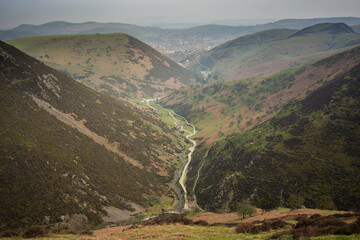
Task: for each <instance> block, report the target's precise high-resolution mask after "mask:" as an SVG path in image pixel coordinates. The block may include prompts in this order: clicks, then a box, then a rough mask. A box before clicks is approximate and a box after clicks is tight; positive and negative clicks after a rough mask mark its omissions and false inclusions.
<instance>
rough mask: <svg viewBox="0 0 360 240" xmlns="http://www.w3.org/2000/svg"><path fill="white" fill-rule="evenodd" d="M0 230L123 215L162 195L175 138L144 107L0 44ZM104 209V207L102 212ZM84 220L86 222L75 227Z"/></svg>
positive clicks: (176, 147)
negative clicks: (114, 212) (75, 217)
mask: <svg viewBox="0 0 360 240" xmlns="http://www.w3.org/2000/svg"><path fill="white" fill-rule="evenodd" d="M0 80H1V81H0V85H1V87H0V96H1V101H0V105H1V106H0V112H1V114H0V116H1V117H0V122H1V124H0V126H1V128H0V139H1V144H0V152H1V153H0V156H1V157H0V169H1V170H0V179H1V181H0V192H1V197H0V201H1V208H0V225H1V226H2V227H5V228H17V227H24V226H28V225H34V224H53V223H56V222H60V221H62V220H64V219H65V220H66V219H68V218H67V216H69V217H70V218H71V216H73V214H82V215H83V216H85V219H87V221H88V222H89V223H91V224H99V223H101V217H102V215H103V214H106V211H105V208H104V207H105V206H106V207H110V206H112V207H116V208H119V209H128V210H133V207H132V205H130V204H133V203H137V204H140V205H142V206H148V204H149V201H150V199H151V200H152V199H153V197H155V196H160V195H162V194H164V193H165V192H167V191H168V190H169V188H168V186H167V183H168V182H170V181H171V179H172V178H173V174H174V170H175V169H174V168H175V166H174V164H175V163H174V160H175V159H176V156H175V155H176V154H175V152H180V145H178V144H177V142H176V139H177V136H175V135H173V134H171V132H172V131H171V130H170V129H169V128H168V127H167V125H165V124H164V123H163V122H161V121H160V120H159V119H157V118H155V117H154V116H153V115H152V114H151V113H150V112H149V111H147V110H145V109H140V108H138V107H135V106H132V105H130V104H128V103H127V102H125V101H120V100H114V99H113V98H111V97H109V96H106V95H104V94H100V93H97V92H96V91H93V90H91V89H89V88H87V87H85V86H83V85H82V84H80V83H77V82H76V81H75V80H73V79H72V78H70V77H68V76H66V75H64V74H62V73H60V72H58V71H56V70H53V69H51V68H50V67H48V66H45V65H44V64H43V63H42V62H40V61H37V60H35V59H34V58H32V57H30V56H28V55H26V54H24V53H22V52H21V51H19V50H18V49H16V48H14V47H12V46H10V45H8V44H6V43H3V42H0ZM107 209H108V208H107ZM85 222H86V221H85Z"/></svg>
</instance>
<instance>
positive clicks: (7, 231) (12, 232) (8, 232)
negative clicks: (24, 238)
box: [0, 230, 19, 238]
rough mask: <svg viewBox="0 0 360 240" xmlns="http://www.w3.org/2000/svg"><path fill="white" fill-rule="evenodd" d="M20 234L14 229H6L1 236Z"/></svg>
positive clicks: (7, 236) (8, 236)
mask: <svg viewBox="0 0 360 240" xmlns="http://www.w3.org/2000/svg"><path fill="white" fill-rule="evenodd" d="M17 236H19V234H18V233H17V232H15V231H13V230H6V231H5V232H3V233H2V234H1V235H0V237H1V238H10V237H17Z"/></svg>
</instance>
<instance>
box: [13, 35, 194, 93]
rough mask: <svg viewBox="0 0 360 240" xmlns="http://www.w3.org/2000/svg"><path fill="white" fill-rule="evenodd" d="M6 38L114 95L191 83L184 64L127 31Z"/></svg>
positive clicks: (88, 83) (33, 54)
mask: <svg viewBox="0 0 360 240" xmlns="http://www.w3.org/2000/svg"><path fill="white" fill-rule="evenodd" d="M9 44H11V45H14V46H15V47H17V48H19V49H20V50H22V51H24V52H26V53H27V54H29V55H31V56H33V57H35V58H37V59H40V60H42V61H44V62H45V63H46V64H48V65H49V66H51V67H53V68H56V69H58V70H61V71H65V72H67V73H68V74H70V75H71V76H72V77H73V78H75V79H76V80H79V81H81V82H83V83H85V84H87V85H89V86H91V87H93V88H96V89H99V90H101V91H105V92H106V93H108V94H110V95H112V96H114V97H128V98H141V97H143V96H155V95H164V93H165V92H166V91H168V90H169V89H173V88H176V87H179V86H183V85H185V84H189V83H191V74H190V73H189V72H188V71H187V70H185V69H184V68H182V67H180V66H179V65H177V64H176V63H175V62H173V61H172V60H170V59H169V58H167V57H165V56H164V55H162V54H161V53H159V52H157V51H156V50H154V49H153V48H151V47H150V46H148V45H146V44H144V43H142V42H141V41H139V40H137V39H135V38H133V37H131V36H129V35H126V34H121V33H114V34H88V35H58V36H41V37H31V38H23V39H16V40H12V41H9Z"/></svg>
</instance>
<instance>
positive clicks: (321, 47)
mask: <svg viewBox="0 0 360 240" xmlns="http://www.w3.org/2000/svg"><path fill="white" fill-rule="evenodd" d="M357 44H360V34H358V33H355V32H354V31H353V29H351V28H350V27H349V26H347V25H346V24H344V23H333V24H332V23H323V24H318V25H314V26H311V27H308V28H305V29H302V30H299V31H297V30H290V29H273V30H267V31H263V32H259V33H255V34H252V35H247V36H244V37H240V38H237V39H235V40H232V41H229V42H227V43H224V44H223V45H220V46H218V47H216V48H214V49H212V50H210V51H208V52H205V53H204V54H203V55H202V56H200V58H198V59H197V60H196V61H195V62H194V63H193V65H192V66H191V67H190V68H191V69H193V70H195V71H209V70H210V71H211V75H210V80H215V81H216V80H236V79H240V78H248V77H260V76H267V75H271V74H274V73H276V72H279V71H281V70H285V69H289V68H294V67H299V66H301V65H303V64H305V63H309V62H312V61H315V60H318V59H321V58H324V57H326V56H330V55H332V54H334V53H336V52H340V51H344V49H345V48H347V47H350V46H354V45H357Z"/></svg>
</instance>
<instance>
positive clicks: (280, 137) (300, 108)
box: [195, 65, 360, 211]
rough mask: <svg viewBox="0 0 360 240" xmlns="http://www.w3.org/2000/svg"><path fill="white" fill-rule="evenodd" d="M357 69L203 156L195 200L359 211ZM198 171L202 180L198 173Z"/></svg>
mask: <svg viewBox="0 0 360 240" xmlns="http://www.w3.org/2000/svg"><path fill="white" fill-rule="evenodd" d="M359 76H360V65H357V66H356V67H354V68H353V69H351V70H350V71H349V72H348V73H346V74H342V75H338V76H337V77H336V78H335V79H334V80H332V81H331V82H329V83H328V84H325V85H324V86H323V87H321V88H319V89H317V90H315V91H314V92H313V93H311V94H310V95H309V96H308V97H306V98H305V99H304V100H301V101H297V102H294V103H291V104H288V105H287V106H286V107H285V108H284V109H283V110H282V111H280V112H279V113H278V114H277V115H276V116H275V117H273V118H272V119H271V120H269V121H267V122H266V123H265V124H262V125H260V126H258V127H256V128H253V129H251V130H248V131H246V132H244V133H241V134H236V135H234V136H232V137H230V138H227V139H225V140H224V141H220V142H217V143H216V144H215V145H213V147H212V148H211V149H210V151H208V153H207V156H206V158H205V159H204V165H203V167H202V170H201V171H202V172H201V173H200V174H201V176H200V178H199V181H198V182H197V185H196V190H195V193H196V197H197V200H198V203H199V205H200V206H202V207H204V208H205V209H210V210H215V209H219V208H225V209H226V208H230V209H235V204H236V202H239V201H245V200H249V201H250V202H251V203H252V204H254V205H256V206H259V207H262V208H274V207H278V206H285V207H290V208H299V207H302V206H306V207H310V208H323V209H341V210H344V209H346V210H354V211H359V209H360V205H359V202H360V194H359V193H360V188H359V186H360V185H359V177H360V174H359V173H360V158H359V156H360V148H359V144H358V143H359V141H360V121H359V119H360V108H359V106H360V97H359V96H360V92H359V89H360V78H359ZM205 173H206V174H205Z"/></svg>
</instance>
